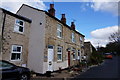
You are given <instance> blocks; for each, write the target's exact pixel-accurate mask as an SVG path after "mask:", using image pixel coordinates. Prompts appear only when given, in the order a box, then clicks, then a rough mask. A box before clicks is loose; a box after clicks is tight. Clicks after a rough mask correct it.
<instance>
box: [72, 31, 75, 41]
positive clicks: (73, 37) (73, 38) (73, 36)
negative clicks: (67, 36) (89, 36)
mask: <svg viewBox="0 0 120 80" xmlns="http://www.w3.org/2000/svg"><path fill="white" fill-rule="evenodd" d="M72 42H73V43H74V42H75V34H74V33H72Z"/></svg>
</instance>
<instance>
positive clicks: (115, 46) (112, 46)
mask: <svg viewBox="0 0 120 80" xmlns="http://www.w3.org/2000/svg"><path fill="white" fill-rule="evenodd" d="M109 40H110V41H111V42H110V43H108V44H107V45H106V48H107V50H109V52H110V51H111V52H116V53H118V54H119V55H120V31H118V32H115V33H113V34H111V35H110V37H109Z"/></svg>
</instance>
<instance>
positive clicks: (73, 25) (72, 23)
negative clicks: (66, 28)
mask: <svg viewBox="0 0 120 80" xmlns="http://www.w3.org/2000/svg"><path fill="white" fill-rule="evenodd" d="M71 28H72V29H73V30H75V24H74V22H71Z"/></svg>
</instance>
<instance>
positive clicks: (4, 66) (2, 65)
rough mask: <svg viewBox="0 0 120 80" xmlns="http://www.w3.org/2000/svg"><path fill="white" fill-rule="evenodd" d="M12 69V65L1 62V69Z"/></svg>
mask: <svg viewBox="0 0 120 80" xmlns="http://www.w3.org/2000/svg"><path fill="white" fill-rule="evenodd" d="M11 67H13V65H12V64H9V63H7V62H2V61H0V69H9V68H11Z"/></svg>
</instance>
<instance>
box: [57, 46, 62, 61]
mask: <svg viewBox="0 0 120 80" xmlns="http://www.w3.org/2000/svg"><path fill="white" fill-rule="evenodd" d="M57 60H58V61H62V47H60V46H58V47H57Z"/></svg>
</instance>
